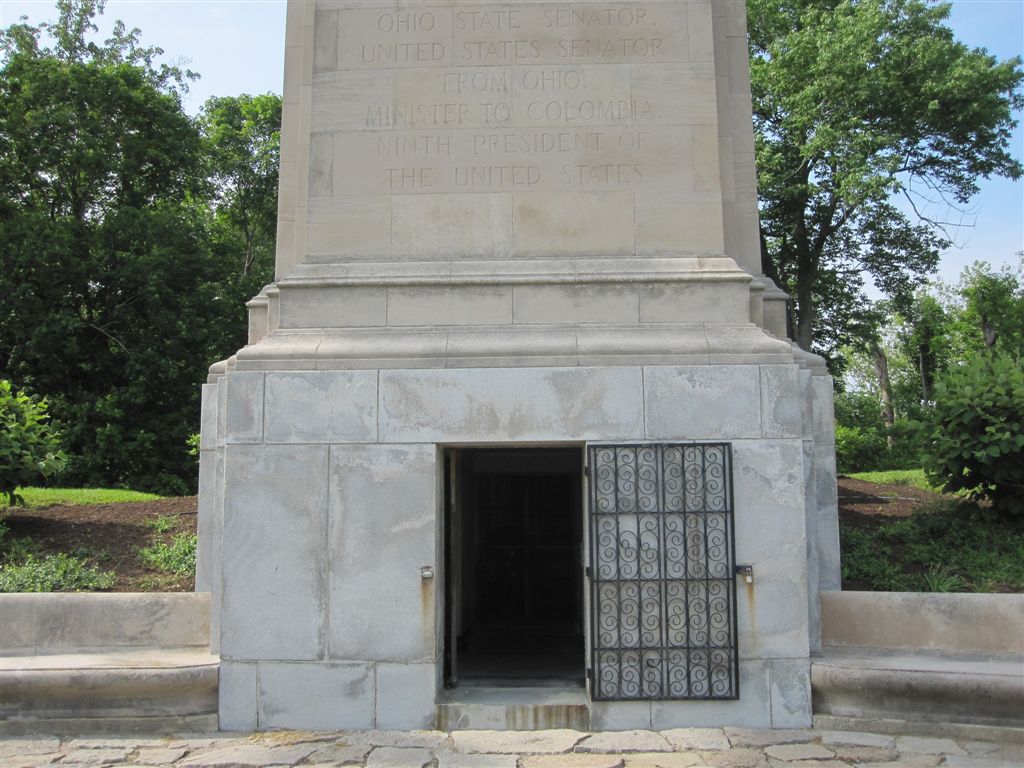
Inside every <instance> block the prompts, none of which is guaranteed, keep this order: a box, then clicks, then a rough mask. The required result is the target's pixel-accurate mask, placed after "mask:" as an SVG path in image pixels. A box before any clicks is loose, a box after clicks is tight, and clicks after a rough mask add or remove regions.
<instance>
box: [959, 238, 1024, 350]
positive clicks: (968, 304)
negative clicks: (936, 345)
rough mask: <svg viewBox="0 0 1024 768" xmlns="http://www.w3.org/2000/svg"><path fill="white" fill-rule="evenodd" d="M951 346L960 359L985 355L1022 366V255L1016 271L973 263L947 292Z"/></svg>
mask: <svg viewBox="0 0 1024 768" xmlns="http://www.w3.org/2000/svg"><path fill="white" fill-rule="evenodd" d="M947 302H948V307H947V312H948V313H949V314H950V330H949V337H950V345H951V347H952V348H953V349H955V350H956V351H957V353H958V354H959V356H960V358H961V359H967V358H968V357H971V356H976V355H978V354H980V353H982V352H984V351H991V352H994V353H996V354H1000V355H1006V356H1007V357H1009V358H1011V359H1013V360H1016V361H1017V362H1018V363H1024V254H1021V261H1020V262H1019V264H1018V266H1017V268H1016V269H1013V268H1011V267H1009V266H1005V267H1003V269H1002V270H1000V271H999V272H993V270H992V267H991V265H990V264H987V263H985V262H980V261H979V262H975V263H974V264H973V265H971V266H970V267H967V268H966V269H965V270H964V271H963V274H962V275H961V276H960V284H959V285H958V286H957V287H956V289H955V291H952V292H949V291H947Z"/></svg>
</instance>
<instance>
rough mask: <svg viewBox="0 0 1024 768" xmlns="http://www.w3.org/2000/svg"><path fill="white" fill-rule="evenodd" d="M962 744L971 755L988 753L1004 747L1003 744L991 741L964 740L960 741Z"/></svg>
mask: <svg viewBox="0 0 1024 768" xmlns="http://www.w3.org/2000/svg"><path fill="white" fill-rule="evenodd" d="M960 746H962V747H963V748H964V749H966V750H967V754H969V755H987V754H989V753H990V752H998V751H999V750H1000V749H1002V745H1001V744H995V743H993V742H991V741H964V742H961V743H960Z"/></svg>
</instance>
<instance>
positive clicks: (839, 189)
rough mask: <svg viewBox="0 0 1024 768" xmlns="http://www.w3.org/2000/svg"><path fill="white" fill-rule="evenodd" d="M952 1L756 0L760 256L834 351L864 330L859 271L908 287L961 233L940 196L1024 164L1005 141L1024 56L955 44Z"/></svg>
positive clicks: (964, 191)
mask: <svg viewBox="0 0 1024 768" xmlns="http://www.w3.org/2000/svg"><path fill="white" fill-rule="evenodd" d="M948 13H949V6H948V5H947V4H938V5H936V4H931V3H929V2H924V1H922V0H749V2H748V22H749V27H750V42H751V48H752V53H753V59H752V62H751V83H752V91H753V100H754V102H753V104H754V121H755V127H756V133H757V163H758V173H759V175H758V188H759V189H758V191H759V195H760V199H761V227H762V232H761V234H762V238H761V242H762V264H763V268H764V271H765V273H766V274H767V275H769V276H771V277H772V278H773V279H775V280H776V281H777V282H778V283H779V284H780V285H782V286H783V287H785V288H787V289H788V290H789V291H790V292H791V294H792V297H793V302H792V308H793V312H794V327H795V332H796V338H797V341H798V342H799V343H800V345H801V346H802V347H804V348H805V349H811V348H812V347H813V348H815V349H816V350H817V351H819V352H822V353H824V354H826V355H827V356H831V357H834V356H835V352H836V349H837V348H838V347H839V346H841V345H842V344H844V343H848V342H849V341H850V340H851V339H852V338H853V337H854V336H855V335H856V334H857V333H858V332H859V331H858V328H857V323H858V322H862V321H863V320H864V317H863V313H862V308H863V307H864V306H865V305H866V302H865V301H864V299H863V296H862V290H861V289H862V288H863V278H862V273H865V272H866V273H867V274H869V275H870V276H871V279H872V280H873V281H874V282H875V284H876V285H877V286H878V287H879V288H880V289H881V290H883V291H884V292H885V293H887V294H888V295H890V296H892V297H894V298H903V299H905V298H906V297H908V296H909V295H910V294H911V293H912V291H913V288H914V287H915V285H917V284H919V282H920V281H921V278H922V276H924V275H926V274H927V273H929V272H931V271H932V270H933V269H934V267H935V265H936V263H937V260H938V255H939V251H940V250H942V249H943V248H945V247H946V246H947V245H948V244H949V242H950V233H951V230H950V228H949V227H948V226H946V222H944V221H942V220H941V217H935V216H933V215H932V213H931V210H932V209H933V208H934V205H931V203H934V202H936V201H941V202H943V203H948V204H950V205H953V206H956V205H960V204H963V203H966V202H967V201H968V200H969V199H970V198H971V196H972V195H973V194H974V193H975V192H977V190H978V186H977V181H978V179H979V178H982V177H984V178H987V177H989V176H992V175H1003V176H1009V177H1011V178H1017V177H1019V176H1020V175H1021V173H1022V171H1024V168H1022V166H1021V164H1020V162H1019V161H1017V160H1015V159H1014V158H1013V157H1012V156H1011V154H1010V152H1009V138H1010V131H1011V130H1012V128H1013V126H1014V125H1015V123H1014V122H1013V120H1012V116H1011V112H1012V110H1013V109H1019V108H1021V107H1022V106H1024V98H1022V97H1021V95H1020V94H1019V93H1017V92H1016V91H1015V89H1017V88H1018V87H1019V86H1020V84H1021V81H1022V79H1024V71H1022V69H1021V66H1020V65H1021V62H1020V59H1019V58H1015V59H1012V60H1010V61H1004V62H999V61H997V60H996V59H994V58H993V57H991V56H989V55H988V54H987V53H986V52H985V51H983V50H971V49H968V48H967V47H966V46H964V45H963V44H961V43H958V42H957V41H955V40H954V39H953V35H952V32H951V31H950V29H949V28H948V27H947V26H945V20H946V18H947V16H948ZM898 198H903V199H904V201H905V203H904V204H903V206H902V207H897V205H896V204H895V201H896V200H897V199H898ZM905 210H909V211H911V213H910V214H908V213H906V212H905Z"/></svg>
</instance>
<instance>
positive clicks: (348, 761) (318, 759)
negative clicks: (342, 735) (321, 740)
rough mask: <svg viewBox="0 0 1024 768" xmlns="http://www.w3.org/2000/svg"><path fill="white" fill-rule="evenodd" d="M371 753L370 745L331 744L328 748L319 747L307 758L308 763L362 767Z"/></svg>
mask: <svg viewBox="0 0 1024 768" xmlns="http://www.w3.org/2000/svg"><path fill="white" fill-rule="evenodd" d="M369 753H370V745H369V744H360V745H349V746H343V745H341V744H331V745H330V746H327V747H319V748H318V749H317V750H316V751H315V752H313V753H312V754H311V755H310V756H309V757H308V758H306V762H307V763H320V764H326V765H362V764H363V760H365V759H366V756H367V755H368V754H369Z"/></svg>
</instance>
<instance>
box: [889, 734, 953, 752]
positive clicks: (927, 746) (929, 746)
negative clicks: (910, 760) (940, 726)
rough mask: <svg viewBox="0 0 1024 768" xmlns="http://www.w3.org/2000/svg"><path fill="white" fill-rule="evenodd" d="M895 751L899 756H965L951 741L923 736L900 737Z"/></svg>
mask: <svg viewBox="0 0 1024 768" xmlns="http://www.w3.org/2000/svg"><path fill="white" fill-rule="evenodd" d="M896 749H897V750H898V751H899V753H900V754H901V755H903V754H906V753H911V754H915V753H916V754H920V755H966V754H967V752H966V751H965V750H964V749H963V748H962V747H961V746H960V745H959V744H957V743H956V742H955V741H953V740H952V739H937V738H930V737H925V736H900V737H898V738H897V739H896Z"/></svg>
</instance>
